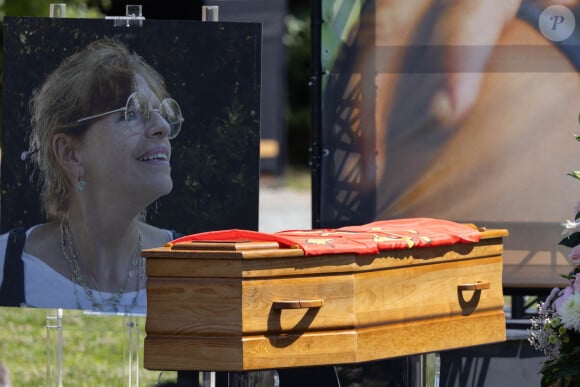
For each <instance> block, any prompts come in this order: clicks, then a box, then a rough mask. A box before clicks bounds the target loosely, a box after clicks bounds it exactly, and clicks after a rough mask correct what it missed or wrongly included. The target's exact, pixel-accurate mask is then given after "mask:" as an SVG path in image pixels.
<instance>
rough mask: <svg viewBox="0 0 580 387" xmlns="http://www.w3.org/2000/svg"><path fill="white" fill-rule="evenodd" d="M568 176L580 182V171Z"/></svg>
mask: <svg viewBox="0 0 580 387" xmlns="http://www.w3.org/2000/svg"><path fill="white" fill-rule="evenodd" d="M567 175H568V176H572V177H573V178H574V179H578V180H580V171H572V172H570V173H567Z"/></svg>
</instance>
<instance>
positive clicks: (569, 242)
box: [558, 232, 580, 247]
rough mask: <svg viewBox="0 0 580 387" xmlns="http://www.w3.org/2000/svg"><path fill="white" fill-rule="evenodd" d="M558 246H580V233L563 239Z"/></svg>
mask: <svg viewBox="0 0 580 387" xmlns="http://www.w3.org/2000/svg"><path fill="white" fill-rule="evenodd" d="M558 244H559V245H562V246H566V247H576V246H577V245H579V244H580V232H575V233H573V234H572V235H570V236H568V237H565V238H563V239H562V240H561V241H560V243H558Z"/></svg>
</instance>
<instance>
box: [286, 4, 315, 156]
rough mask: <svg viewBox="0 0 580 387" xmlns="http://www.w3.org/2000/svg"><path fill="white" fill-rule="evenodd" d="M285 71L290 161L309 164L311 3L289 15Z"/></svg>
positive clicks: (293, 8) (301, 6)
mask: <svg viewBox="0 0 580 387" xmlns="http://www.w3.org/2000/svg"><path fill="white" fill-rule="evenodd" d="M286 30H287V33H286V36H285V37H284V44H285V45H286V60H287V63H286V74H287V84H288V103H287V110H286V124H287V127H288V148H289V152H288V153H289V162H290V164H292V165H296V166H307V165H308V159H309V154H308V151H307V150H308V148H309V145H310V133H311V108H310V88H309V87H308V82H309V79H310V73H311V64H310V60H311V59H310V10H309V7H308V4H299V5H295V6H294V7H292V8H291V9H290V14H289V15H288V16H287V18H286Z"/></svg>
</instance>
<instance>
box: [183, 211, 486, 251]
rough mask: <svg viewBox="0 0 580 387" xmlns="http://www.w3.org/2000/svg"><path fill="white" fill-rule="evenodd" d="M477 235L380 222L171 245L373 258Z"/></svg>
mask: <svg viewBox="0 0 580 387" xmlns="http://www.w3.org/2000/svg"><path fill="white" fill-rule="evenodd" d="M480 237H481V234H480V232H479V231H478V230H476V229H474V228H473V227H470V226H467V225H464V224H460V223H455V222H451V221H448V220H443V219H434V218H408V219H392V220H380V221H376V222H372V223H368V224H365V225H360V226H346V227H340V228H337V229H315V230H286V231H280V232H277V233H263V232H258V231H250V230H240V229H231V230H220V231H209V232H203V233H198V234H192V235H187V236H184V237H181V238H178V239H176V240H174V241H172V243H173V244H174V243H183V242H191V241H275V242H278V244H279V245H280V246H281V247H285V248H301V249H302V250H303V251H304V255H323V254H346V253H354V254H377V253H378V252H379V251H381V250H400V249H410V248H414V247H433V246H445V245H453V244H456V243H477V242H479V240H480Z"/></svg>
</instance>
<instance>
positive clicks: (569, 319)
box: [558, 293, 580, 332]
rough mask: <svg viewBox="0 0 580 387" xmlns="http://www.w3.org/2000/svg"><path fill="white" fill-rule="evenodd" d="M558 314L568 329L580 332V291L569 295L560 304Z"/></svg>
mask: <svg viewBox="0 0 580 387" xmlns="http://www.w3.org/2000/svg"><path fill="white" fill-rule="evenodd" d="M558 314H559V315H560V317H561V319H562V325H563V326H564V327H565V328H566V329H573V330H575V331H576V332H580V293H575V294H572V295H571V296H570V297H568V298H567V299H566V300H565V301H564V302H563V303H562V305H560V309H558Z"/></svg>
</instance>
